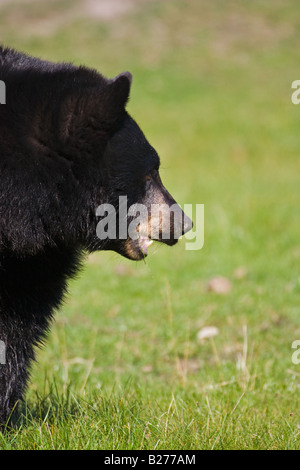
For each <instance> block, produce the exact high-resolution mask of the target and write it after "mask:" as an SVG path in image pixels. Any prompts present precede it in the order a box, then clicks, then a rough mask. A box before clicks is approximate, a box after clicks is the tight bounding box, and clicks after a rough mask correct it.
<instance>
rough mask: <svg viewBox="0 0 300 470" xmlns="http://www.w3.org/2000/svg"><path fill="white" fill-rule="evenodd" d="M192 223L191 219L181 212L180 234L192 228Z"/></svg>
mask: <svg viewBox="0 0 300 470" xmlns="http://www.w3.org/2000/svg"><path fill="white" fill-rule="evenodd" d="M193 225H194V224H193V221H192V220H191V219H190V218H189V217H188V216H187V215H186V214H185V213H184V212H183V225H182V235H184V234H185V233H187V232H189V231H190V230H192V228H193Z"/></svg>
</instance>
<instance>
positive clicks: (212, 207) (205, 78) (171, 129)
mask: <svg viewBox="0 0 300 470" xmlns="http://www.w3.org/2000/svg"><path fill="white" fill-rule="evenodd" d="M298 10H299V5H298V2H297V1H296V0H288V1H287V0H274V1H272V2H270V1H267V0H254V1H251V2H244V1H243V0H226V1H225V0H215V1H214V2H212V1H210V0H189V1H188V0H169V1H168V0H165V1H158V0H98V1H97V0H86V1H83V0H65V1H56V0H48V1H43V0H22V1H21V0H19V1H12V0H10V1H9V0H0V40H1V42H2V44H5V45H8V46H10V47H14V48H16V49H18V50H21V51H24V52H27V53H29V54H32V55H35V56H38V57H41V58H43V59H48V60H51V61H66V62H73V63H74V64H77V65H79V64H84V65H86V66H90V67H93V68H96V69H97V70H99V71H100V72H101V73H103V74H104V75H105V76H107V77H113V76H115V75H117V74H119V73H120V72H122V71H124V70H129V71H130V72H131V73H132V74H133V85H132V89H131V98H130V102H129V105H128V111H129V112H130V113H131V115H132V116H133V117H134V118H135V119H136V121H137V122H138V123H139V125H140V126H141V128H142V129H143V131H144V133H145V134H146V136H147V138H148V140H149V141H150V143H151V144H152V145H153V146H154V147H155V148H156V150H157V152H158V153H159V155H160V158H161V161H162V169H161V176H162V179H163V182H164V183H165V185H166V187H167V188H168V190H169V191H170V192H171V193H172V195H173V196H174V197H175V199H176V200H177V201H178V203H180V204H181V205H183V204H187V203H190V204H193V205H195V204H204V205H205V242H204V247H203V249H202V250H200V251H187V250H185V242H184V240H182V241H181V243H179V244H178V245H177V246H176V247H173V248H169V247H153V249H152V250H151V253H150V255H149V257H148V258H147V260H146V263H143V262H140V263H133V262H130V261H127V260H125V259H122V258H120V257H118V256H117V255H115V254H113V253H98V254H95V255H92V256H90V257H89V259H88V260H87V265H86V267H85V269H84V271H83V272H82V273H81V275H80V276H79V278H78V279H77V280H75V281H74V282H72V284H71V288H70V296H69V297H68V298H67V300H66V302H65V305H64V306H63V308H62V309H61V310H60V311H59V312H58V314H57V315H56V321H55V323H54V327H53V329H52V331H51V334H50V336H49V341H48V344H47V347H46V348H45V349H43V350H42V351H40V353H39V364H38V366H35V367H34V370H33V377H32V384H31V386H30V392H29V399H31V400H32V402H31V403H32V406H33V403H34V402H35V393H36V392H37V393H39V394H40V395H41V396H45V395H46V394H47V391H48V390H49V387H50V388H51V383H52V382H53V381H55V383H56V384H57V387H58V390H59V391H61V392H62V393H63V391H64V390H66V389H67V388H68V387H71V389H72V390H73V392H74V393H78V394H83V395H84V394H89V393H92V391H93V390H98V391H99V393H100V391H101V390H108V389H110V388H113V387H115V386H117V387H121V388H120V389H121V390H122V387H126V386H127V385H126V384H128V381H129V382H130V386H129V388H130V390H133V392H132V393H133V395H134V396H135V395H136V394H137V393H138V390H139V393H140V400H141V403H144V410H145V415H146V417H147V419H150V418H149V416H152V415H151V413H154V414H155V413H156V412H154V411H153V410H154V409H156V408H155V406H154V404H153V403H158V407H159V409H162V410H168V406H169V403H170V400H171V398H170V397H171V396H174V397H176V399H177V400H178V401H177V410H178V409H180V410H184V414H185V415H186V416H188V417H190V420H189V422H190V421H191V420H193V423H194V424H193V425H192V426H191V428H189V429H190V431H191V432H190V431H189V433H188V434H187V433H184V432H183V431H182V428H180V426H181V425H182V423H183V424H184V425H185V424H186V423H187V421H185V420H184V418H182V416H183V415H181V414H180V412H179V414H177V418H178V420H177V421H176V413H175V414H174V417H173V419H174V427H173V433H175V434H173V437H174V436H176V439H175V437H174V439H175V441H174V442H177V443H178V445H179V446H180V445H182V446H187V445H190V446H191V447H192V448H193V446H194V447H195V446H196V447H197V446H200V447H201V446H202V445H206V444H207V446H208V447H209V446H210V445H211V443H212V442H215V447H218V446H220V447H222V445H223V447H225V448H226V447H227V448H229V447H244V448H245V447H269V448H272V447H275V448H278V447H280V446H283V447H286V446H288V445H289V446H291V447H297V446H298V434H299V432H298V428H299V425H300V420H299V418H300V416H299V408H298V404H299V385H300V379H299V377H300V368H299V367H300V366H297V365H295V364H293V363H292V360H291V356H292V352H293V350H292V349H291V344H292V342H293V341H294V340H296V339H300V312H299V300H300V295H299V294H300V270H299V260H300V247H299V229H300V221H299V205H300V195H299V170H300V158H299V157H300V155H299V154H300V140H299V121H300V106H297V105H294V104H292V102H291V95H292V90H291V83H292V81H294V80H297V79H300V70H299V50H300V36H299V27H300V16H299V15H297V12H298ZM208 327H209V328H208ZM59 393H60V392H59ZM43 394H44V395H43ZM241 397H242V400H241ZM180 400H181V401H180ZM239 400H241V401H239ZM237 404H238V405H239V410H238V413H237V412H236V405H237ZM153 407H154V408H153ZM150 410H151V411H150ZM233 411H234V413H233V415H231V413H232V412H233ZM158 414H159V413H158V412H157V415H158ZM155 416H156V415H155ZM179 416H181V418H180V419H179ZM228 416H230V419H227V417H228ZM225 417H226V420H225ZM145 419H146V418H145ZM151 419H152V420H154V421H155V418H154V417H153V416H152V418H151ZM209 419H211V421H209V422H211V423H215V424H214V425H215V427H214V425H213V424H211V425H210V426H208V420H209ZM223 419H224V421H223ZM180 420H181V421H180ZM170 422H171V421H170ZM191 422H192V421H191ZM180 423H181V424H180ZM224 423H225V424H224ZM221 424H222V427H221ZM178 428H180V429H181V434H180V436H179V435H178V434H176V429H178ZM170 429H172V428H170ZM202 429H206V434H205V436H204V434H203V433H202V431H201V430H202ZM210 431H211V432H212V435H210V434H209V433H210ZM221 431H222V432H221ZM170 432H171V431H170ZM214 433H219V434H214ZM150 434H151V433H150ZM220 435H222V442H221V441H220V439H219V437H218V436H220ZM183 436H185V437H183ZM212 436H215V441H214V439H213V438H212ZM169 437H170V436H169V434H166V435H164V438H165V441H164V440H163V437H161V442H165V445H166V446H167V445H171V444H170V440H168V438H169ZM157 439H158V437H157V435H155V438H154V437H153V440H152V437H151V435H149V438H148V445H149V446H150V447H151V446H154V444H155V442H156V441H157ZM183 439H186V441H184V440H183ZM205 439H206V440H205ZM143 442H144V439H143ZM204 442H206V444H203V443H204ZM124 445H125V444H124Z"/></svg>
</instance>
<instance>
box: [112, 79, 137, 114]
mask: <svg viewBox="0 0 300 470" xmlns="http://www.w3.org/2000/svg"><path fill="white" fill-rule="evenodd" d="M131 83H132V75H131V73H130V72H123V73H120V75H117V76H116V77H115V78H112V79H111V80H110V81H109V95H110V98H111V100H112V102H113V104H114V105H115V106H116V107H118V108H125V106H126V103H127V101H128V98H129V93H130V87H131Z"/></svg>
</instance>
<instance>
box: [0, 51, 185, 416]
mask: <svg viewBox="0 0 300 470" xmlns="http://www.w3.org/2000/svg"><path fill="white" fill-rule="evenodd" d="M0 80H3V81H4V82H5V84H6V104H5V105H0V340H1V341H3V342H4V344H5V347H6V364H0V423H5V422H6V421H7V420H8V418H9V417H10V414H11V412H12V410H13V408H14V407H15V405H16V403H17V401H19V400H20V399H21V398H22V396H23V394H24V390H25V388H26V384H27V381H28V376H29V370H30V363H31V361H32V360H33V359H34V348H35V347H36V346H37V345H38V344H40V343H41V342H42V341H43V339H44V337H45V334H46V332H47V329H48V328H49V326H50V323H51V319H52V315H53V311H54V310H55V309H56V308H58V307H59V305H60V303H61V300H62V298H63V295H64V293H65V292H66V288H67V280H68V279H69V278H70V277H72V276H74V275H75V273H76V272H77V270H78V269H79V267H80V263H81V259H82V254H83V253H84V252H91V251H94V250H103V249H105V250H106V249H112V250H115V251H117V252H119V253H121V254H122V255H125V256H127V257H130V258H132V259H140V255H139V254H137V252H135V250H136V247H134V246H133V245H132V246H131V248H130V249H128V245H127V244H128V241H126V240H125V241H124V240H116V241H113V242H110V241H107V240H102V241H101V240H99V239H98V237H97V236H96V226H97V217H96V215H95V212H96V208H97V207H98V206H99V204H101V203H104V202H109V203H111V204H117V202H118V197H119V196H120V195H127V197H128V201H129V204H132V203H135V202H142V201H148V202H149V199H150V202H151V199H152V198H154V199H155V194H157V192H160V193H161V194H163V195H164V198H165V200H167V201H168V203H170V204H171V203H173V202H174V200H173V199H172V198H171V196H170V195H169V193H167V191H166V190H165V189H164V188H163V186H162V183H161V181H160V178H159V175H158V168H159V158H158V156H157V154H156V152H155V150H154V149H153V148H152V147H151V146H150V144H149V143H148V142H147V140H146V138H145V137H144V135H143V133H142V131H141V130H140V128H139V127H138V125H137V124H136V123H135V122H134V121H133V119H132V118H131V117H130V116H129V115H128V113H127V112H126V110H125V106H126V103H127V101H128V97H129V91H130V85H131V75H130V74H129V73H128V72H126V73H124V74H121V75H119V76H117V77H116V78H115V79H111V80H109V79H106V78H104V77H103V76H102V75H100V74H99V73H98V72H96V71H95V70H92V69H88V68H85V67H75V66H73V65H71V64H65V63H62V64H54V63H50V62H46V61H42V60H39V59H36V58H32V57H29V56H27V55H25V54H22V53H18V52H16V51H14V50H11V49H8V48H3V47H0ZM149 175H150V176H149ZM149 180H150V181H149ZM175 241H176V240H165V242H166V243H170V244H172V243H173V242H174V243H175Z"/></svg>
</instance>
